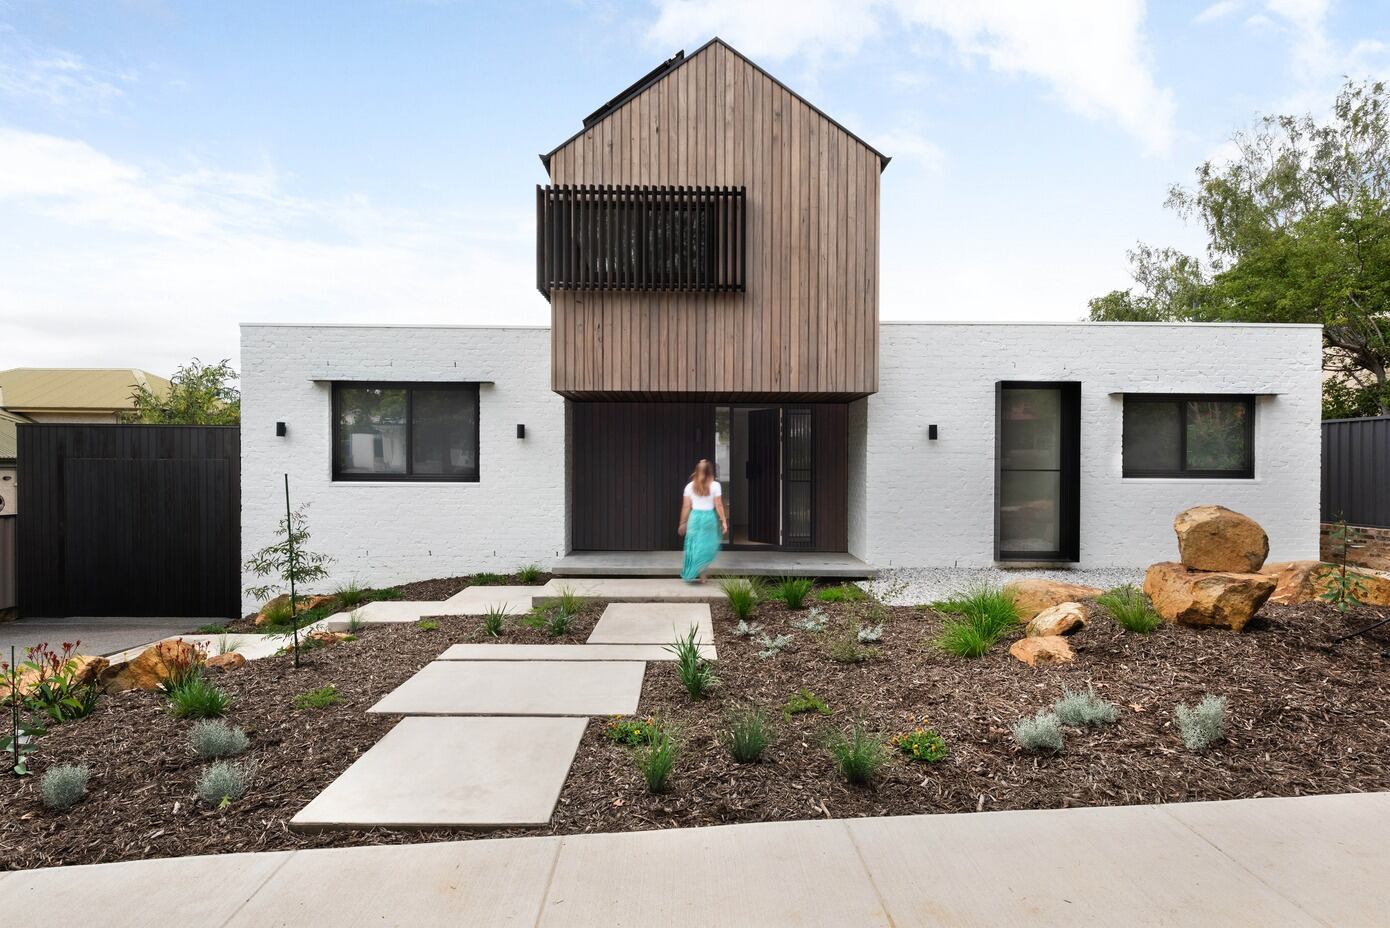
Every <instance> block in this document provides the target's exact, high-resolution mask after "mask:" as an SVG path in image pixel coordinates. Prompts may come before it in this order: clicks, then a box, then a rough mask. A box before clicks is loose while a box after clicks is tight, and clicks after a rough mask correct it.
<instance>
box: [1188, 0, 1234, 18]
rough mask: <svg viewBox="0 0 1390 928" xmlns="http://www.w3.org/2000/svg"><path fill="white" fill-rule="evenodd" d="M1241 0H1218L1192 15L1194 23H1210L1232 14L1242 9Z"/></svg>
mask: <svg viewBox="0 0 1390 928" xmlns="http://www.w3.org/2000/svg"><path fill="white" fill-rule="evenodd" d="M1240 7H1241V0H1217V2H1216V3H1213V4H1212V5H1211V6H1209V7H1207V8H1206V9H1204V10H1202V11H1201V12H1200V13H1198V14H1197V15H1196V16H1194V17H1192V21H1193V22H1194V23H1209V22H1214V21H1215V20H1218V19H1224V18H1225V17H1227V16H1230V15H1231V14H1232V13H1234V12H1235V11H1236V10H1238V9H1240Z"/></svg>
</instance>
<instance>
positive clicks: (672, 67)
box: [541, 36, 893, 171]
mask: <svg viewBox="0 0 1390 928" xmlns="http://www.w3.org/2000/svg"><path fill="white" fill-rule="evenodd" d="M716 43H718V44H719V45H721V46H723V47H724V49H725V51H728V52H732V53H733V54H734V55H736V56H737V57H738V58H739V60H741V61H743V62H744V63H745V64H747V65H748V66H749V67H751V68H752V69H753V70H755V71H757V72H758V73H759V74H761V75H763V76H764V77H766V78H767V79H768V80H770V81H772V82H773V83H774V84H776V85H777V86H778V87H781V88H782V89H783V90H785V91H786V92H787V93H789V94H791V95H792V96H793V97H795V98H796V99H797V100H800V101H801V102H802V103H804V104H806V106H808V107H810V108H811V109H812V110H814V111H815V112H816V113H818V114H819V115H820V116H822V117H824V118H825V119H826V121H828V122H829V123H830V124H831V125H832V126H834V127H835V128H837V129H839V130H840V131H841V132H843V133H844V134H845V135H847V136H849V137H850V138H852V139H854V140H855V141H856V142H858V143H859V144H860V145H863V146H864V147H865V148H867V149H868V150H869V151H871V152H873V153H874V154H875V155H878V158H879V161H880V162H881V164H880V167H879V170H880V171H881V170H883V169H884V168H886V167H888V162H889V161H891V160H893V159H892V158H890V157H889V156H888V155H885V154H884V153H883V152H881V151H879V150H878V149H877V148H874V147H873V146H872V145H870V144H869V143H868V142H866V141H864V140H863V139H862V138H860V137H859V136H857V135H855V134H854V133H853V132H851V131H849V130H848V129H846V128H845V127H844V126H843V125H841V124H840V123H839V122H838V121H836V120H835V119H833V118H832V117H831V116H829V115H828V114H827V113H826V112H825V111H824V110H822V109H821V108H820V107H818V106H816V105H815V104H814V103H812V102H811V101H810V100H807V99H806V98H805V97H803V96H802V95H801V94H799V93H797V92H796V91H795V90H792V89H791V88H790V87H788V86H787V85H786V84H784V83H782V82H781V81H779V80H778V79H777V78H775V77H773V76H772V75H771V74H769V73H767V71H766V69H764V68H762V67H760V66H759V65H758V64H757V62H755V61H753V60H752V59H751V58H749V57H748V56H747V55H745V54H743V52H741V51H739V50H738V49H736V48H734V47H733V46H732V45H730V44H729V43H728V42H725V41H724V40H723V39H721V38H719V37H718V36H715V37H714V38H712V39H710V40H709V41H708V42H706V43H705V44H704V45H701V46H700V47H699V48H697V49H695V51H693V52H691V53H690V54H689V55H687V54H686V53H685V52H684V51H679V52H676V53H675V54H674V55H672V56H671V57H670V58H668V59H666V60H665V61H663V62H662V63H661V64H659V65H657V66H656V67H655V68H653V69H652V70H651V71H649V72H648V73H647V74H646V75H645V76H643V77H642V79H641V80H639V81H637V83H635V84H633V85H632V86H631V87H629V88H627V89H626V90H624V91H623V92H622V93H620V94H618V95H617V96H616V97H614V98H613V99H612V100H609V101H608V102H607V103H605V104H604V105H603V106H601V107H599V108H598V109H597V110H595V111H594V112H593V113H591V114H589V116H587V117H586V118H585V119H584V126H583V128H581V129H580V130H579V131H578V132H576V133H575V134H574V135H571V136H570V137H569V138H567V139H565V140H564V141H563V142H561V143H560V144H559V145H556V146H555V147H554V148H552V149H551V150H550V151H548V152H546V153H545V154H543V155H541V164H543V165H545V169H546V170H547V171H549V170H550V159H551V158H552V157H554V155H555V153H556V152H558V151H559V150H560V149H562V148H564V147H565V146H566V145H568V144H569V143H570V142H573V141H574V140H575V139H577V138H579V137H580V136H581V135H583V134H584V133H585V132H588V131H589V129H591V128H593V126H594V125H595V124H596V123H600V122H602V121H603V120H605V119H607V118H608V117H609V116H611V115H613V113H615V112H617V111H618V110H619V109H620V108H622V106H623V104H624V103H627V102H628V101H629V100H631V99H632V98H633V97H635V96H637V95H638V94H640V93H641V92H642V91H644V90H646V89H647V88H648V87H650V86H652V85H653V84H655V83H657V82H659V81H662V80H665V79H666V78H667V77H669V76H671V75H672V74H674V73H675V72H676V71H677V70H679V69H680V68H681V67H682V66H683V65H684V64H685V63H686V62H688V61H691V60H693V59H694V58H696V57H698V56H699V54H700V52H702V51H704V50H705V49H707V48H709V47H710V46H711V45H714V44H716Z"/></svg>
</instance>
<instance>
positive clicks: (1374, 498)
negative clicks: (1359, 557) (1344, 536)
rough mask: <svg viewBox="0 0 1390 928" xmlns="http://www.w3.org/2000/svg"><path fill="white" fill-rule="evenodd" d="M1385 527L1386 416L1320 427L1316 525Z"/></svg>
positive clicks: (1389, 421)
mask: <svg viewBox="0 0 1390 928" xmlns="http://www.w3.org/2000/svg"><path fill="white" fill-rule="evenodd" d="M1337 519H1346V520H1347V522H1349V523H1350V524H1352V525H1370V526H1376V527H1381V528H1390V416H1378V417H1376V418H1370V419H1331V420H1328V421H1326V422H1324V423H1323V424H1322V521H1324V522H1334V521H1336V520H1337Z"/></svg>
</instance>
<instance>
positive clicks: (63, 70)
mask: <svg viewBox="0 0 1390 928" xmlns="http://www.w3.org/2000/svg"><path fill="white" fill-rule="evenodd" d="M132 80H134V75H133V74H130V73H113V72H110V71H105V70H103V69H100V68H95V67H92V66H91V65H90V64H88V63H87V62H85V61H84V60H83V59H82V58H81V57H80V56H79V55H75V54H73V53H72V52H67V51H61V50H59V49H53V48H40V47H38V46H35V45H33V44H32V43H30V42H28V41H26V40H25V39H24V38H23V37H22V36H20V35H19V34H18V33H17V32H16V31H15V30H14V28H13V27H12V26H8V25H5V24H4V23H0V94H4V95H5V96H9V97H27V98H33V99H37V100H41V101H43V102H44V103H48V104H51V105H55V106H61V105H66V104H72V103H88V104H96V105H102V104H105V103H108V102H110V101H112V100H114V99H116V98H117V97H120V96H121V95H122V94H123V90H122V88H121V85H122V84H125V83H129V82H130V81H132Z"/></svg>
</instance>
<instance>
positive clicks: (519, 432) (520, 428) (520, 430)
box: [516, 422, 526, 438]
mask: <svg viewBox="0 0 1390 928" xmlns="http://www.w3.org/2000/svg"><path fill="white" fill-rule="evenodd" d="M516 437H517V438H525V437H526V426H524V425H522V424H521V423H520V422H518V423H517V425H516Z"/></svg>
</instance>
